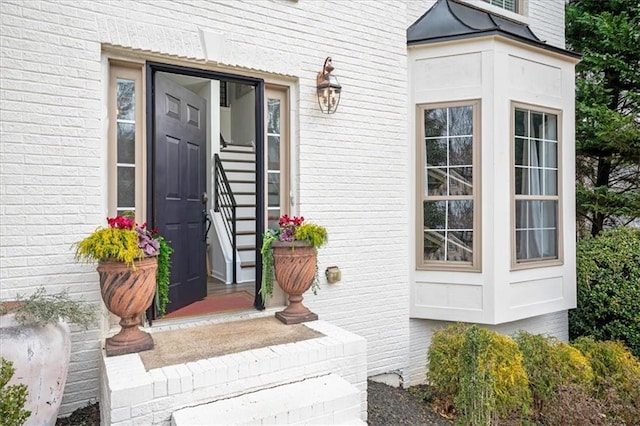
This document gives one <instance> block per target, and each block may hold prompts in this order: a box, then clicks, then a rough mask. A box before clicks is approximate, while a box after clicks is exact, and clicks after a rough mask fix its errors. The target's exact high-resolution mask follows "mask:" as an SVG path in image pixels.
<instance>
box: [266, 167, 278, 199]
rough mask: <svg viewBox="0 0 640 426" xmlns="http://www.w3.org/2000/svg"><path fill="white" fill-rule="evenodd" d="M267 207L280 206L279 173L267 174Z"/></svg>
mask: <svg viewBox="0 0 640 426" xmlns="http://www.w3.org/2000/svg"><path fill="white" fill-rule="evenodd" d="M268 179H269V183H268V198H269V205H268V207H279V206H280V173H271V172H269V173H268Z"/></svg>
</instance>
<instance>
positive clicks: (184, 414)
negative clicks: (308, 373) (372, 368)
mask: <svg viewBox="0 0 640 426" xmlns="http://www.w3.org/2000/svg"><path fill="white" fill-rule="evenodd" d="M294 395H295V397H293V396H294ZM359 412H360V391H359V390H358V389H357V388H356V387H355V386H353V385H352V384H350V383H349V382H347V381H346V380H345V379H343V378H341V377H339V376H338V375H336V374H333V373H332V374H328V375H326V376H320V377H314V378H309V379H305V380H301V381H297V382H293V383H286V384H283V385H280V386H275V387H272V388H268V389H261V390H258V391H256V392H251V393H246V394H243V395H238V396H236V397H233V398H227V399H222V400H218V401H214V402H210V403H208V404H202V405H198V406H196V407H189V408H183V409H181V410H177V411H175V412H174V413H173V415H172V418H173V424H175V425H183V424H201V423H203V422H205V423H206V420H210V419H211V416H212V414H213V413H215V415H216V416H217V418H218V419H223V420H224V422H225V423H234V424H245V423H251V424H254V423H255V424H260V423H261V420H262V421H264V422H265V423H274V420H275V418H276V417H277V416H279V415H280V414H282V413H284V414H285V415H286V414H287V413H289V415H294V416H296V417H299V419H297V420H299V421H303V422H304V421H305V418H306V420H313V418H314V417H324V416H328V417H327V419H326V420H327V422H328V423H329V422H330V423H336V421H335V420H337V419H334V418H333V416H334V415H335V416H344V417H342V418H340V419H339V422H340V423H343V424H344V418H356V416H357V415H358V414H359ZM312 413H313V414H312ZM334 413H335V414H334ZM338 413H340V414H338ZM307 416H309V417H307ZM289 420H293V419H292V418H290V419H289ZM332 420H333V421H332ZM299 421H293V423H298V422H299ZM360 424H362V423H360Z"/></svg>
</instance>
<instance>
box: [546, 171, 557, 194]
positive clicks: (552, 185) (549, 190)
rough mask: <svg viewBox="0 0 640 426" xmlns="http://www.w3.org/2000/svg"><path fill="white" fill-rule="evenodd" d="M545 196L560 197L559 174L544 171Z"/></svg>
mask: <svg viewBox="0 0 640 426" xmlns="http://www.w3.org/2000/svg"><path fill="white" fill-rule="evenodd" d="M544 195H558V172H557V171H556V170H545V171H544Z"/></svg>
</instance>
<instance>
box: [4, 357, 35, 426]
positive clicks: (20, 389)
mask: <svg viewBox="0 0 640 426" xmlns="http://www.w3.org/2000/svg"><path fill="white" fill-rule="evenodd" d="M0 362H1V364H0V425H1V426H21V425H23V424H24V422H25V421H26V420H27V419H28V418H29V416H31V411H29V410H25V409H24V405H25V403H26V402H27V395H28V393H29V392H28V389H27V385H24V384H17V385H11V386H7V384H8V383H9V380H11V378H12V377H13V373H15V371H16V369H15V368H13V362H11V361H8V360H6V359H4V358H0Z"/></svg>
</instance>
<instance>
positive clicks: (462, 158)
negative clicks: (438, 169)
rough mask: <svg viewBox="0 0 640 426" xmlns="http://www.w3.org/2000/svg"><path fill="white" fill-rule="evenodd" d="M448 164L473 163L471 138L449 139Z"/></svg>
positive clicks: (469, 164)
mask: <svg viewBox="0 0 640 426" xmlns="http://www.w3.org/2000/svg"><path fill="white" fill-rule="evenodd" d="M449 165H451V166H458V165H459V166H471V165H473V139H472V138H470V137H468V138H451V139H450V140H449Z"/></svg>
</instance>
